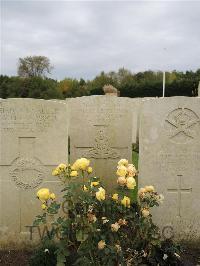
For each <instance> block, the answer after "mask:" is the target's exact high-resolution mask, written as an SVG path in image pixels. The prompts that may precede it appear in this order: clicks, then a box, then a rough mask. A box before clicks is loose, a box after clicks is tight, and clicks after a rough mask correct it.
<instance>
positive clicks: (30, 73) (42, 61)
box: [18, 56, 53, 78]
mask: <svg viewBox="0 0 200 266" xmlns="http://www.w3.org/2000/svg"><path fill="white" fill-rule="evenodd" d="M52 68H53V66H51V64H50V60H49V58H48V57H46V56H27V57H24V58H19V65H18V75H19V76H20V77H24V78H27V77H45V76H46V74H50V73H51V70H52Z"/></svg>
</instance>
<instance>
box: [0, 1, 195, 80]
mask: <svg viewBox="0 0 200 266" xmlns="http://www.w3.org/2000/svg"><path fill="white" fill-rule="evenodd" d="M1 15H2V16H1V18H2V19H1V30H2V36H1V37H2V47H1V74H7V75H16V72H17V63H18V58H19V57H25V56H28V55H44V56H47V57H49V58H50V60H51V63H52V64H53V65H54V70H53V72H52V76H51V77H53V78H56V79H63V78H65V77H75V78H81V77H82V78H84V79H91V78H94V77H95V76H96V75H97V74H99V73H100V72H101V71H103V70H104V71H106V72H107V71H111V70H114V71H116V70H117V69H119V68H121V67H125V68H127V69H130V70H131V71H133V72H138V71H144V70H149V69H151V70H174V69H176V70H181V71H185V70H196V69H198V68H200V1H141V0H140V1H129V2H126V1H87V2H86V1H80V2H77V1H71V2H69V1H29V0H26V1H9V0H7V1H2V2H1Z"/></svg>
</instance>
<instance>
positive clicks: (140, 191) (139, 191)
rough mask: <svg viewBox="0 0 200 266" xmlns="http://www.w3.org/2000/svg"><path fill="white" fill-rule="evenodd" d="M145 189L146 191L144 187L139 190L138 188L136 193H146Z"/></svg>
mask: <svg viewBox="0 0 200 266" xmlns="http://www.w3.org/2000/svg"><path fill="white" fill-rule="evenodd" d="M146 192H147V191H146V189H145V188H143V187H142V188H140V189H139V190H138V195H139V196H141V195H142V194H144V193H146Z"/></svg>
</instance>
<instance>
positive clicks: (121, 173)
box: [116, 165, 127, 176]
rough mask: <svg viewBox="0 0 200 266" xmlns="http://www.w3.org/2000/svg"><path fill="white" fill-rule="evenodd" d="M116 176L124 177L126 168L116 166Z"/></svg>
mask: <svg viewBox="0 0 200 266" xmlns="http://www.w3.org/2000/svg"><path fill="white" fill-rule="evenodd" d="M116 174H117V175H118V176H126V174H127V168H126V167H125V166H123V165H121V166H118V167H117V172H116Z"/></svg>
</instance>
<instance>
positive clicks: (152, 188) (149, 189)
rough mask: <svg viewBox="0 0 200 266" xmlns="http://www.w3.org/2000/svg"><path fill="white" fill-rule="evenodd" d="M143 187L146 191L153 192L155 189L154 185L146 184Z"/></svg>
mask: <svg viewBox="0 0 200 266" xmlns="http://www.w3.org/2000/svg"><path fill="white" fill-rule="evenodd" d="M145 189H146V191H147V192H154V191H155V189H154V186H146V187H145Z"/></svg>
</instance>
